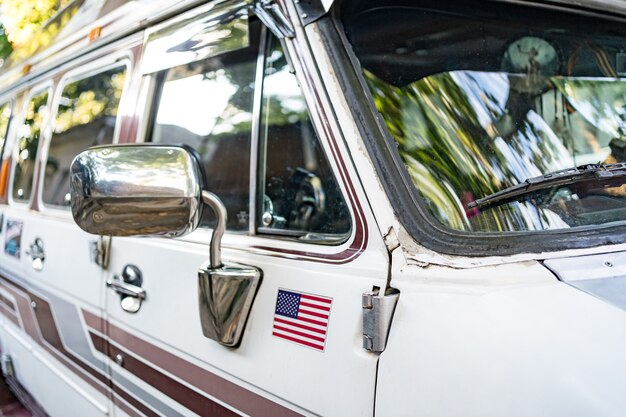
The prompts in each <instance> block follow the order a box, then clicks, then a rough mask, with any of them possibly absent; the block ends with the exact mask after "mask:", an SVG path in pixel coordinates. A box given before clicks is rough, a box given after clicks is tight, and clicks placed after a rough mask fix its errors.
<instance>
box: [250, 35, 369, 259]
mask: <svg viewBox="0 0 626 417" xmlns="http://www.w3.org/2000/svg"><path fill="white" fill-rule="evenodd" d="M298 48H299V45H298V44H297V43H294V51H295V57H296V58H297V59H298V61H299V62H300V66H301V67H302V68H305V63H304V60H303V59H302V56H301V54H300V51H299V49H298ZM303 74H304V77H305V80H306V85H305V86H303V87H307V88H308V89H309V91H310V92H311V94H312V96H314V97H315V101H316V103H315V104H316V106H315V108H314V110H315V111H316V112H317V115H318V117H319V120H320V122H321V125H322V128H323V130H324V134H325V136H326V138H328V144H329V145H330V150H331V153H332V156H333V159H334V160H335V162H336V163H337V166H338V168H339V175H340V176H341V181H342V182H343V184H344V186H345V187H346V190H347V191H348V199H349V202H350V205H351V207H352V210H353V212H354V215H355V223H356V224H355V225H354V229H355V234H354V240H353V241H352V243H351V245H350V247H349V248H347V249H345V250H343V251H341V252H338V253H334V254H324V253H316V252H308V251H294V250H289V249H280V248H275V247H271V246H254V247H255V248H257V249H262V250H266V251H270V252H274V253H280V254H285V255H291V256H290V258H291V259H293V256H294V255H295V256H298V257H304V260H308V261H312V262H319V263H328V264H344V263H348V262H352V261H353V260H355V259H356V258H357V257H358V256H360V255H361V253H363V251H364V250H365V248H366V247H367V242H368V238H369V230H368V226H367V221H366V219H365V214H364V212H363V207H362V206H361V203H360V202H359V199H358V198H357V193H356V190H355V187H354V184H353V183H352V180H351V178H350V174H349V172H348V169H347V167H346V163H345V161H344V160H343V157H342V156H341V150H340V149H339V145H338V144H337V139H336V138H335V136H334V134H333V131H332V129H331V127H330V124H329V120H328V116H327V115H326V112H325V111H324V107H323V105H322V100H321V97H320V95H319V92H318V90H317V88H316V87H315V82H314V80H313V78H312V76H311V75H310V74H309V73H308V72H307V71H303ZM320 136H321V135H320ZM309 258H312V259H309Z"/></svg>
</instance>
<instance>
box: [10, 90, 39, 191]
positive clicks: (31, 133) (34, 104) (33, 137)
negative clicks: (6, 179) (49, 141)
mask: <svg viewBox="0 0 626 417" xmlns="http://www.w3.org/2000/svg"><path fill="white" fill-rule="evenodd" d="M47 111H48V92H47V91H46V92H44V93H40V94H38V95H36V96H34V97H33V98H31V99H30V101H29V102H28V108H27V110H26V116H25V119H24V124H23V125H22V126H21V128H20V129H19V132H18V141H17V152H18V154H17V159H16V161H15V173H14V175H13V198H14V199H16V200H28V199H29V198H30V193H31V190H32V187H33V173H34V171H35V161H36V158H37V147H38V146H39V138H40V135H41V129H42V127H43V126H42V125H43V122H44V119H45V117H46V113H47Z"/></svg>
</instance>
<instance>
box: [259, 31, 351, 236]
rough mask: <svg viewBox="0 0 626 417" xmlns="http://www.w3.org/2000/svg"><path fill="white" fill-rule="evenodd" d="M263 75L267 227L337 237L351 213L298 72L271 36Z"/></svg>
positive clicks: (263, 226)
mask: <svg viewBox="0 0 626 417" xmlns="http://www.w3.org/2000/svg"><path fill="white" fill-rule="evenodd" d="M268 51H269V53H268V54H267V62H266V67H265V79H264V81H263V113H262V123H261V132H262V136H263V139H262V140H263V143H264V144H265V147H264V153H265V175H264V178H263V184H262V186H261V187H259V188H260V189H261V190H263V193H262V194H261V195H260V197H261V198H262V201H263V204H260V207H259V209H260V210H261V212H260V217H259V219H260V220H259V223H260V225H261V228H260V229H259V231H260V232H262V233H273V234H282V235H293V236H298V237H301V238H305V239H307V240H319V241H325V240H333V241H336V240H337V235H343V234H345V233H348V232H349V231H350V215H349V212H348V209H347V207H346V203H345V201H344V199H343V197H342V195H341V191H340V190H339V186H338V185H337V182H336V180H335V178H334V177H333V173H332V171H331V168H330V166H329V164H328V161H327V159H326V157H325V155H324V153H323V150H322V148H321V145H320V143H319V140H318V138H317V136H316V134H315V130H314V129H313V125H312V124H311V121H310V120H309V115H308V112H307V108H306V104H305V102H304V98H303V96H302V92H301V91H300V87H299V86H298V83H297V81H296V78H295V76H294V75H293V74H292V73H290V72H289V66H288V64H287V60H286V58H285V54H284V52H283V50H282V48H281V46H280V43H279V42H278V40H276V39H274V38H272V40H271V41H270V48H269V50H268Z"/></svg>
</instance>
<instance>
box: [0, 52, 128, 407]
mask: <svg viewBox="0 0 626 417" xmlns="http://www.w3.org/2000/svg"><path fill="white" fill-rule="evenodd" d="M117 58H120V57H119V56H118V57H109V58H105V59H104V60H96V61H93V60H92V62H90V64H87V65H86V66H81V67H79V68H78V69H77V70H75V71H70V72H67V73H66V74H64V75H63V76H60V77H59V78H57V80H58V83H57V86H56V92H57V94H56V95H54V96H53V91H54V89H53V88H52V83H47V84H43V85H42V86H40V87H36V88H34V89H33V90H32V91H31V92H30V93H29V95H28V98H27V99H26V102H25V106H26V107H25V112H24V113H25V117H24V118H23V119H22V120H20V121H19V128H18V129H17V132H18V135H17V136H18V137H17V142H16V149H15V150H14V161H15V164H14V166H15V169H14V172H13V177H12V180H11V187H10V189H9V193H10V194H9V197H10V204H9V206H8V207H7V208H6V209H5V213H4V216H5V224H6V227H5V233H4V237H5V241H4V251H3V259H2V272H1V273H0V274H1V275H2V277H1V279H0V293H2V295H3V296H4V297H5V298H7V299H8V300H9V301H10V303H11V305H13V306H14V313H15V316H16V320H14V322H13V323H6V324H5V330H6V335H7V337H6V340H7V343H6V344H7V346H4V347H3V348H4V350H5V353H7V354H9V355H11V358H12V361H13V364H14V369H15V378H16V380H17V382H19V384H20V385H22V386H23V387H24V388H25V390H26V391H27V392H29V393H30V394H31V395H32V396H33V397H34V398H35V399H36V401H37V402H39V403H40V405H41V407H42V408H43V409H44V410H45V412H46V413H47V414H49V415H52V416H55V415H57V416H63V415H85V416H87V415H88V416H96V415H109V414H110V412H111V400H110V392H109V381H108V376H109V374H108V370H107V369H106V362H105V361H104V360H103V359H102V358H99V357H98V356H97V355H98V352H97V351H96V350H94V349H93V348H92V345H91V340H90V339H89V338H88V335H87V333H86V332H85V326H84V325H83V322H84V319H83V314H82V311H89V312H90V314H93V315H94V316H95V317H101V315H102V297H103V293H104V289H103V287H104V286H103V283H104V280H105V275H104V272H103V271H104V270H103V266H104V260H103V258H102V257H101V256H99V254H98V250H101V249H102V247H103V246H102V245H103V243H104V242H107V239H99V238H97V237H94V236H91V235H88V234H87V233H85V232H83V231H82V230H80V229H79V228H78V227H77V226H76V224H75V223H74V222H73V219H72V216H71V213H70V211H69V202H70V201H69V167H70V165H71V162H72V160H73V158H74V157H75V156H76V155H77V154H78V153H80V152H81V151H82V150H84V149H86V148H88V147H90V146H94V145H99V144H110V143H112V142H113V141H114V140H115V137H116V132H117V130H116V129H117V123H116V120H117V110H118V108H119V102H120V99H121V97H122V91H123V89H124V86H125V84H126V83H125V79H126V73H127V70H128V67H129V62H128V60H125V59H119V60H118V59H117ZM51 109H52V111H50V110H51ZM38 149H39V150H38ZM98 328H99V329H100V330H101V331H102V329H101V327H100V326H98ZM60 399H62V400H60Z"/></svg>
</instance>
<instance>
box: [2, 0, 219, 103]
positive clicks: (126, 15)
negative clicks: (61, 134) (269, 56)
mask: <svg viewBox="0 0 626 417" xmlns="http://www.w3.org/2000/svg"><path fill="white" fill-rule="evenodd" d="M223 2H224V0H218V1H215V2H214V3H215V4H216V5H217V4H221V3H223ZM200 3H204V2H202V1H198V0H72V1H70V2H69V3H68V4H67V5H65V6H64V7H63V8H62V9H60V10H59V11H58V12H57V13H56V14H55V15H54V16H53V17H52V18H50V19H49V20H48V21H47V22H46V23H45V24H44V25H43V26H42V27H41V28H40V29H39V30H38V31H37V33H36V34H35V35H34V37H33V39H32V40H31V41H30V42H29V43H28V45H25V46H23V47H21V48H19V49H16V50H15V51H13V52H12V53H11V55H9V57H7V59H6V60H5V62H4V63H3V64H2V67H0V94H2V93H3V92H5V91H7V90H9V89H12V88H14V87H15V86H16V85H21V84H24V83H26V82H28V81H29V80H31V79H33V78H35V77H37V76H38V75H39V74H41V73H43V72H45V71H47V70H49V69H51V68H53V67H54V66H56V65H59V64H60V63H62V62H64V61H66V60H68V59H71V58H72V57H74V56H78V55H82V54H84V53H86V52H88V51H90V50H93V49H95V48H97V47H99V46H101V45H104V44H107V43H110V42H113V41H115V40H118V39H121V38H123V37H124V36H127V35H129V34H131V33H134V32H138V31H140V30H141V29H143V28H145V27H146V26H148V25H151V24H153V23H155V22H158V21H161V20H163V19H166V18H167V17H169V16H172V15H174V14H176V13H179V12H180V11H183V10H186V9H188V8H190V7H193V6H195V5H197V4H200ZM94 33H95V34H96V35H97V36H93V35H94ZM90 34H91V36H90Z"/></svg>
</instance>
